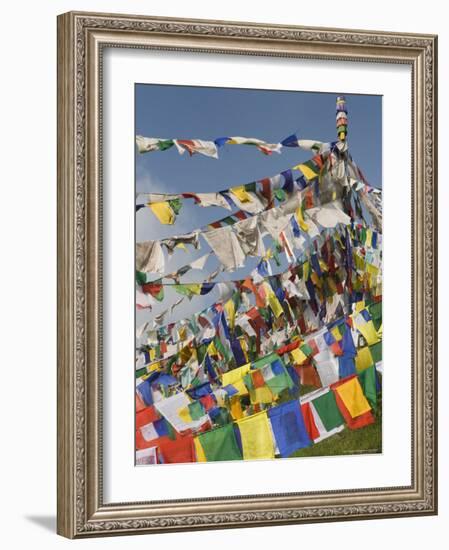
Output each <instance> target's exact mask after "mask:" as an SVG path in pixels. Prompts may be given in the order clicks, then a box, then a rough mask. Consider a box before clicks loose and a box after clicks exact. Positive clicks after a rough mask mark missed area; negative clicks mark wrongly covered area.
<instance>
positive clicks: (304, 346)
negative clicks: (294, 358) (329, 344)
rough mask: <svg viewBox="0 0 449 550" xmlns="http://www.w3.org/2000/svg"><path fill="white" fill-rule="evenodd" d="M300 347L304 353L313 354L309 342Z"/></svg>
mask: <svg viewBox="0 0 449 550" xmlns="http://www.w3.org/2000/svg"><path fill="white" fill-rule="evenodd" d="M299 349H300V350H301V351H302V352H303V353H304V355H307V357H309V355H312V353H313V349H312V348H311V347H310V346H309V344H303V345H302V346H299Z"/></svg>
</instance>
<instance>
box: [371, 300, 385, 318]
mask: <svg viewBox="0 0 449 550" xmlns="http://www.w3.org/2000/svg"><path fill="white" fill-rule="evenodd" d="M368 311H369V314H370V315H371V317H372V318H373V319H382V302H377V303H376V302H375V303H373V304H370V305H369V306H368Z"/></svg>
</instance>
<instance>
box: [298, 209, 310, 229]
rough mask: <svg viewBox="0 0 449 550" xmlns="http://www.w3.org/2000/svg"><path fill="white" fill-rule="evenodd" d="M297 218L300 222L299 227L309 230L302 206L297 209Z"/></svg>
mask: <svg viewBox="0 0 449 550" xmlns="http://www.w3.org/2000/svg"><path fill="white" fill-rule="evenodd" d="M296 220H297V221H298V224H299V227H300V228H301V229H302V230H303V231H306V232H307V231H309V226H308V225H307V224H306V222H305V221H304V216H303V215H302V208H301V207H299V208H298V209H297V210H296Z"/></svg>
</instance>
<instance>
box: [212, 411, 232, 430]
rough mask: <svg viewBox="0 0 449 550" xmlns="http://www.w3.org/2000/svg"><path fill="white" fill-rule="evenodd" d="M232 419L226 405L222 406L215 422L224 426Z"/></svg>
mask: <svg viewBox="0 0 449 550" xmlns="http://www.w3.org/2000/svg"><path fill="white" fill-rule="evenodd" d="M230 422H231V424H232V419H231V417H230V416H229V411H228V409H226V408H225V407H220V408H219V412H218V414H217V415H216V416H215V417H214V423H215V424H218V425H219V426H224V425H226V424H229V423H230Z"/></svg>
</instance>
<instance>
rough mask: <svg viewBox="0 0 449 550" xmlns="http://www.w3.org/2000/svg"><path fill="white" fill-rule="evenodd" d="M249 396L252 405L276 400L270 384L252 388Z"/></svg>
mask: <svg viewBox="0 0 449 550" xmlns="http://www.w3.org/2000/svg"><path fill="white" fill-rule="evenodd" d="M249 398H250V401H251V404H252V405H255V404H257V403H273V401H274V400H275V399H274V396H273V394H272V393H271V391H270V388H269V387H268V386H261V387H260V388H254V389H253V390H250V392H249Z"/></svg>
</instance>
